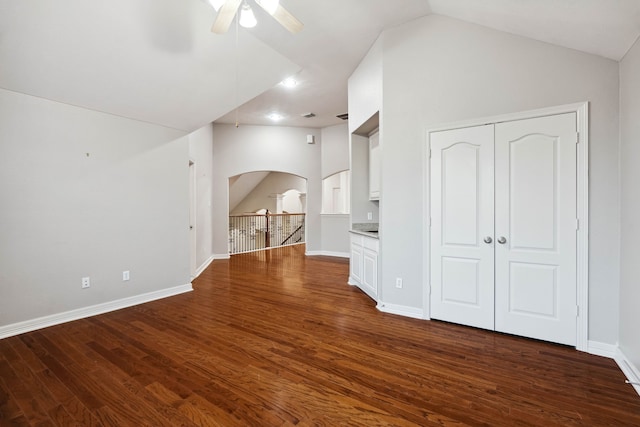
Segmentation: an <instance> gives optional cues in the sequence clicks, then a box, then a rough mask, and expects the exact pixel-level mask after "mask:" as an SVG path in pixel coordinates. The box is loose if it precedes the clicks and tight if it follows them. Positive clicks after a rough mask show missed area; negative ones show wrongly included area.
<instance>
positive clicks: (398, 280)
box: [396, 277, 402, 289]
mask: <svg viewBox="0 0 640 427" xmlns="http://www.w3.org/2000/svg"><path fill="white" fill-rule="evenodd" d="M396 288H398V289H402V277H396Z"/></svg>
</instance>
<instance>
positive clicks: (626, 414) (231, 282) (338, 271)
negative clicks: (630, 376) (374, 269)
mask: <svg viewBox="0 0 640 427" xmlns="http://www.w3.org/2000/svg"><path fill="white" fill-rule="evenodd" d="M347 276H348V262H347V260H341V259H335V258H327V257H304V246H294V247H288V248H282V249H275V250H271V251H266V252H259V253H254V254H244V255H235V256H233V257H232V259H231V260H229V261H214V262H213V264H212V265H211V266H210V267H209V268H208V269H207V270H206V271H205V272H204V273H203V274H202V275H201V276H200V277H199V278H198V279H197V280H196V281H195V282H194V288H195V291H194V292H191V293H189V294H184V295H180V296H176V297H173V298H168V299H164V300H160V301H155V302H152V303H148V304H144V305H140V306H136V307H132V308H129V309H124V310H120V311H117V312H113V313H108V314H105V315H100V316H96V317H93V318H89V319H84V320H79V321H76V322H71V323H67V324H64V325H59V326H55V327H51V328H47V329H44V330H40V331H36V332H32V333H28V334H24V335H20V336H16V337H11V338H7V339H4V340H0V425H2V426H5V425H6V426H23V425H24V426H55V425H58V426H71V425H76V426H290V425H301V426H347V425H348V426H378V425H384V426H394V425H395V426H430V425H437V426H461V425H473V426H481V425H485V426H501V425H504V426H527V425H533V426H554V425H562V426H567V425H586V426H640V397H639V396H638V395H637V394H636V393H635V392H634V390H633V389H632V387H631V386H630V385H627V384H624V376H623V374H622V373H621V372H620V370H619V369H618V368H617V366H616V364H615V362H613V361H612V360H609V359H606V358H601V357H597V356H592V355H588V354H584V353H580V352H577V351H576V350H574V349H571V348H567V347H563V346H558V345H553V344H548V343H542V342H537V341H532V340H527V339H523V338H517V337H512V336H507V335H501V334H497V333H492V332H487V331H482V330H476V329H472V328H467V327H462V326H457V325H451V324H446V323H441V322H436V321H424V320H416V319H408V318H403V317H399V316H394V315H390V314H384V313H381V312H379V311H378V310H376V308H375V304H374V303H373V301H372V300H370V299H369V298H368V297H367V296H365V295H364V294H363V293H362V292H360V291H359V290H358V289H357V288H353V287H350V286H349V285H347V283H346V282H347Z"/></svg>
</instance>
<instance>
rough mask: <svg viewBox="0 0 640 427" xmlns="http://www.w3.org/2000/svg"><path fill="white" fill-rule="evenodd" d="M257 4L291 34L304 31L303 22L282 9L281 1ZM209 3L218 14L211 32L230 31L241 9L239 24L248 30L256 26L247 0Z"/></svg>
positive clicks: (268, 0)
mask: <svg viewBox="0 0 640 427" xmlns="http://www.w3.org/2000/svg"><path fill="white" fill-rule="evenodd" d="M255 2H256V3H257V4H258V6H260V7H262V8H263V9H264V10H266V11H267V13H269V15H271V16H273V17H274V19H275V20H276V21H278V22H279V23H280V25H282V26H283V27H284V28H286V29H287V30H289V31H290V32H291V33H293V34H295V33H297V32H299V31H300V30H302V27H303V24H302V22H300V21H299V20H298V19H297V18H296V17H295V16H293V15H292V14H291V13H290V12H289V11H288V10H287V9H285V8H284V7H282V5H281V4H280V1H279V0H255ZM209 3H211V5H212V6H213V8H214V9H215V10H216V11H217V12H218V15H217V16H216V20H215V21H214V23H213V27H212V28H211V31H212V32H214V33H216V34H224V33H226V32H227V31H228V30H229V27H230V26H231V22H233V18H235V16H236V14H237V13H238V9H239V8H240V17H239V24H240V25H242V26H243V27H247V28H251V27H253V26H255V25H256V22H257V21H256V18H255V16H254V15H253V11H252V10H251V6H249V3H247V0H209Z"/></svg>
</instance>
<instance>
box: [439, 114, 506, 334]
mask: <svg viewBox="0 0 640 427" xmlns="http://www.w3.org/2000/svg"><path fill="white" fill-rule="evenodd" d="M493 139H494V135H493V126H492V125H489V126H477V127H472V128H465V129H455V130H448V131H443V132H434V133H432V134H431V233H432V234H431V317H432V318H434V319H440V320H446V321H450V322H454V323H462V324H465V325H470V326H476V327H479V328H485V329H493V328H494V267H493V265H494V258H493V257H494V243H493V241H492V239H493V222H494V213H493ZM485 239H487V242H489V243H486V242H485ZM490 239H491V240H490Z"/></svg>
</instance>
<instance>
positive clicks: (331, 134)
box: [320, 122, 349, 178]
mask: <svg viewBox="0 0 640 427" xmlns="http://www.w3.org/2000/svg"><path fill="white" fill-rule="evenodd" d="M320 134H321V135H322V141H321V151H322V158H321V167H322V172H321V173H322V178H326V177H328V176H331V175H333V174H335V173H337V172H342V171H344V170H347V169H349V123H348V122H346V123H343V124H339V125H335V126H329V127H326V128H322V129H321V130H320Z"/></svg>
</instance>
